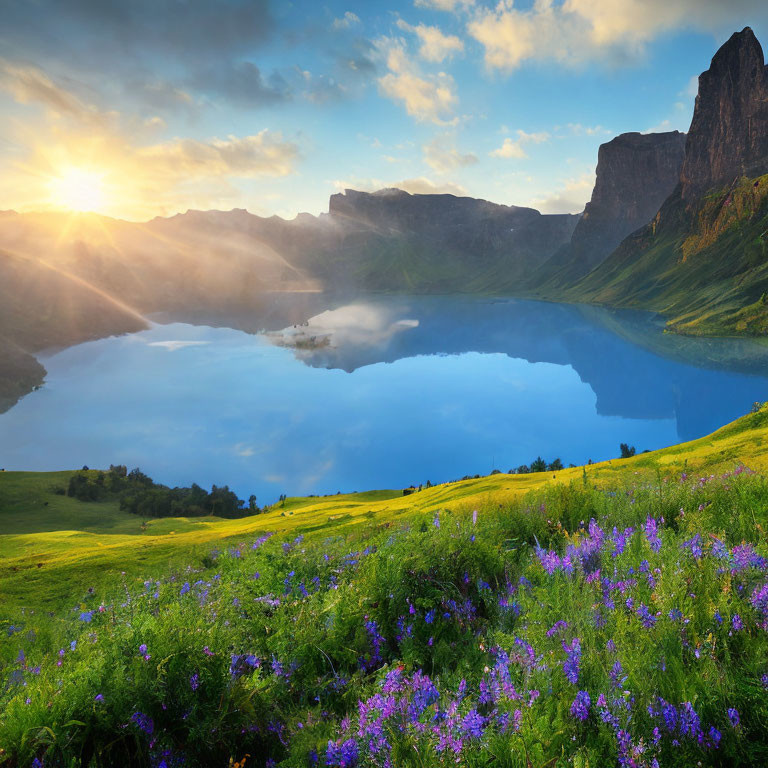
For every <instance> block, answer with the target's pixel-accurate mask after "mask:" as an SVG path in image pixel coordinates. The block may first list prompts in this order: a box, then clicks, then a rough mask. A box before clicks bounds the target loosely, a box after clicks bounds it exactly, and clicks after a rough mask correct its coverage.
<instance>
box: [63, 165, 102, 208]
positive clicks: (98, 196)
mask: <svg viewBox="0 0 768 768" xmlns="http://www.w3.org/2000/svg"><path fill="white" fill-rule="evenodd" d="M103 178H104V175H103V174H101V173H97V172H95V171H86V170H84V169H82V168H68V169H66V170H65V171H63V172H62V173H61V174H59V175H58V176H56V177H55V178H53V179H51V181H50V184H49V188H50V192H51V202H52V203H53V204H54V205H56V206H61V207H63V208H68V209H69V210H71V211H81V212H90V213H99V212H100V211H103V209H104V206H105V205H106V202H107V201H106V195H105V192H104V183H103Z"/></svg>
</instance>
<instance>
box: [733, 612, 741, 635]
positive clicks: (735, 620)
mask: <svg viewBox="0 0 768 768" xmlns="http://www.w3.org/2000/svg"><path fill="white" fill-rule="evenodd" d="M731 626H732V627H733V628H734V630H736V632H738V631H739V630H742V629H744V622H743V621H742V620H741V616H739V614H738V613H734V614H733V618H732V619H731Z"/></svg>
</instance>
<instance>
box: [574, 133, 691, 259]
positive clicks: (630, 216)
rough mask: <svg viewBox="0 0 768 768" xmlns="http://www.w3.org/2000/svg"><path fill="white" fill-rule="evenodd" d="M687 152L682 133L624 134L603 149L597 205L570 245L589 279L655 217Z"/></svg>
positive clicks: (594, 196)
mask: <svg viewBox="0 0 768 768" xmlns="http://www.w3.org/2000/svg"><path fill="white" fill-rule="evenodd" d="M684 148H685V134H684V133H680V132H679V131H670V132H669V133H646V134H643V133H622V134H621V135H620V136H617V137H616V138H615V139H613V140H612V141H609V142H608V143H607V144H603V145H602V146H601V147H600V149H599V151H598V154H597V174H596V179H595V188H594V189H593V190H592V199H591V200H590V201H589V202H588V203H587V206H586V208H585V209H584V215H583V216H582V217H581V220H580V221H579V223H578V224H577V225H576V229H575V230H574V233H573V237H572V238H571V245H570V252H571V257H572V258H573V259H574V260H576V261H579V262H580V263H581V264H583V265H584V268H585V269H584V271H585V273H586V272H588V271H589V270H590V269H592V268H593V267H595V266H596V265H597V264H599V263H600V262H601V261H603V259H605V257H606V256H608V254H610V253H611V251H612V250H613V249H614V248H615V247H616V246H617V245H618V244H619V243H620V242H621V241H622V240H623V239H624V238H625V237H626V236H627V235H629V234H630V233H632V232H634V231H635V230H636V229H639V228H640V227H642V226H643V225H644V224H647V223H648V222H649V221H650V220H651V219H652V218H653V217H654V215H655V214H656V211H658V210H659V206H661V204H662V203H663V202H664V200H666V198H667V197H668V196H669V194H670V193H671V192H672V190H673V189H674V188H675V186H676V185H677V182H678V179H679V178H680V167H681V166H682V164H683V152H684Z"/></svg>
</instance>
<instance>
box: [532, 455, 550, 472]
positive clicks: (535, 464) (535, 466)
mask: <svg viewBox="0 0 768 768" xmlns="http://www.w3.org/2000/svg"><path fill="white" fill-rule="evenodd" d="M546 471H547V462H546V461H544V459H542V458H541V456H537V457H536V458H535V460H534V461H532V462H531V472H546Z"/></svg>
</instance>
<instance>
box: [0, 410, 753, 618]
mask: <svg viewBox="0 0 768 768" xmlns="http://www.w3.org/2000/svg"><path fill="white" fill-rule="evenodd" d="M739 462H743V463H745V464H746V465H747V466H749V467H750V468H752V469H755V470H760V471H766V470H768V411H767V410H765V409H764V410H763V411H761V412H760V413H758V414H751V415H749V416H745V417H743V418H742V419H740V420H739V421H736V422H734V423H733V424H729V425H727V426H725V427H723V428H722V429H720V430H718V431H717V432H715V433H713V434H712V435H710V436H708V437H704V438H701V439H699V440H694V441H692V442H688V443H681V444H679V445H675V446H671V447H669V448H664V449H662V450H658V451H652V452H650V453H644V454H639V455H637V456H635V457H633V458H631V459H624V460H613V461H608V462H601V463H597V464H592V465H590V466H588V467H586V468H582V467H576V468H571V469H563V470H561V471H559V472H556V473H554V474H550V473H539V474H528V475H507V474H498V475H490V476H487V477H482V478H480V479H476V480H464V481H459V482H455V483H445V484H442V485H437V486H434V487H432V488H426V489H424V490H422V491H420V492H418V493H416V494H411V495H409V496H404V495H403V494H402V491H400V490H381V491H370V492H366V493H356V494H345V495H334V496H327V497H305V498H288V499H287V500H286V501H285V503H284V505H280V506H276V507H273V508H271V509H269V511H267V512H265V513H264V514H260V515H255V516H253V517H245V518H241V519H238V520H221V519H217V518H161V519H149V520H143V519H141V518H139V517H137V516H135V515H131V514H128V513H125V512H120V511H119V510H118V507H117V503H116V502H80V501H78V500H76V499H73V498H69V497H67V496H64V495H61V494H60V493H57V489H63V488H65V487H66V484H67V483H68V481H69V477H70V476H71V474H72V473H71V472H53V473H35V472H2V473H0V522H2V530H3V534H1V535H0V555H2V562H1V563H0V579H2V582H3V604H4V607H5V609H6V611H7V610H8V608H9V607H12V608H16V607H21V606H24V605H29V604H32V605H46V606H47V607H48V608H53V609H57V608H60V607H61V606H62V601H63V600H66V599H68V598H69V599H71V596H72V595H73V594H77V593H78V592H79V591H80V590H82V588H84V585H85V584H91V583H97V582H101V581H104V580H106V581H109V580H111V579H112V580H113V579H114V578H115V577H116V576H118V575H119V574H120V573H122V572H125V573H126V575H127V576H128V578H129V579H135V578H139V577H142V576H145V575H147V574H148V573H151V572H158V570H161V569H165V568H168V567H171V566H174V565H177V564H178V563H180V562H187V561H188V560H189V558H193V559H194V558H196V557H202V556H204V555H205V554H207V553H208V552H209V550H210V549H211V548H213V547H223V546H226V545H227V544H229V543H232V542H235V541H236V540H237V539H238V538H242V537H247V536H253V535H260V534H263V533H267V532H272V533H291V532H296V533H308V532H311V531H323V530H325V529H326V528H327V527H329V528H328V530H332V531H333V532H334V533H342V532H344V533H350V532H352V531H353V530H354V529H355V527H356V526H357V525H358V524H366V525H367V524H369V523H371V522H376V521H377V520H378V521H385V522H393V521H397V520H401V519H404V518H407V516H408V515H410V514H412V513H428V512H433V511H435V510H438V509H441V508H444V507H446V506H449V505H450V506H451V507H457V508H469V507H472V506H479V507H482V508H487V509H492V508H494V507H496V506H498V505H499V504H502V505H503V504H508V503H511V502H512V501H514V500H516V499H519V498H521V497H522V496H524V495H525V494H527V493H529V492H531V491H536V490H541V489H543V488H545V487H549V486H553V485H555V486H559V485H568V484H569V483H577V484H581V483H582V481H583V477H584V472H586V473H587V477H588V480H589V484H590V485H597V486H599V487H616V486H621V485H624V484H626V483H636V482H651V481H654V480H658V477H659V473H661V474H662V475H663V476H666V477H670V476H672V475H674V474H676V473H678V474H679V473H680V472H683V471H688V472H690V473H696V474H709V473H712V472H721V471H724V470H728V469H731V468H733V467H734V466H735V465H736V464H738V463H739ZM41 601H42V602H41Z"/></svg>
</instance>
